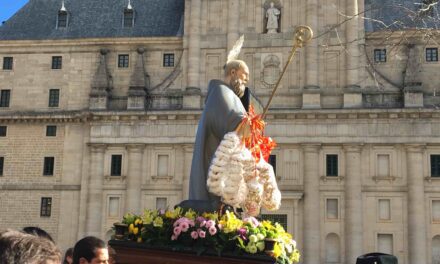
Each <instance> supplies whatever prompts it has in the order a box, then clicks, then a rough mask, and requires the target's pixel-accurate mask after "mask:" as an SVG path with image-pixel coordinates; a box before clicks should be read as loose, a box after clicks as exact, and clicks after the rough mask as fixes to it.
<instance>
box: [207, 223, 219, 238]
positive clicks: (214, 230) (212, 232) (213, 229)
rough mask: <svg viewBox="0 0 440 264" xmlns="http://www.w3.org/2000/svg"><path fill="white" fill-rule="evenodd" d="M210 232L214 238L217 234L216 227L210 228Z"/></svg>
mask: <svg viewBox="0 0 440 264" xmlns="http://www.w3.org/2000/svg"><path fill="white" fill-rule="evenodd" d="M208 231H209V233H210V234H211V236H213V235H215V234H216V233H217V228H215V225H213V226H211V227H209V229H208Z"/></svg>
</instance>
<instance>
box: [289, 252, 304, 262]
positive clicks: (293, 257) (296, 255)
mask: <svg viewBox="0 0 440 264" xmlns="http://www.w3.org/2000/svg"><path fill="white" fill-rule="evenodd" d="M300 258H301V254H300V253H299V250H298V249H295V250H294V251H293V253H292V255H290V258H289V259H290V260H291V261H292V262H299V259H300Z"/></svg>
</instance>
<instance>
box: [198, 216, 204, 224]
mask: <svg viewBox="0 0 440 264" xmlns="http://www.w3.org/2000/svg"><path fill="white" fill-rule="evenodd" d="M196 221H197V222H199V223H201V222H203V221H206V219H205V218H204V217H203V216H197V218H196Z"/></svg>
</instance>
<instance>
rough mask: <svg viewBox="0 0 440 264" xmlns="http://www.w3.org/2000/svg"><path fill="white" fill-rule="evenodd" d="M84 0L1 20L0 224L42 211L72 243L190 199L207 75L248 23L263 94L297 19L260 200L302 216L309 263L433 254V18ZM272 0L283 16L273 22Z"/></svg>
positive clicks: (439, 259) (433, 258) (198, 1)
mask: <svg viewBox="0 0 440 264" xmlns="http://www.w3.org/2000/svg"><path fill="white" fill-rule="evenodd" d="M92 2H93V3H90V1H85V0H75V1H74V0H71V1H69V0H66V1H59V0H45V1H42V0H31V1H30V2H29V3H28V4H27V5H26V6H25V7H23V9H21V10H20V11H19V12H18V13H17V14H16V15H15V16H13V17H12V18H11V19H10V20H8V21H7V22H6V23H5V24H4V25H3V26H1V27H0V58H1V59H2V60H3V68H1V69H0V90H1V98H0V106H1V107H0V126H2V127H1V128H0V132H2V131H4V132H5V133H4V134H2V133H0V134H2V135H3V136H2V137H0V157H2V158H0V164H1V165H2V166H1V167H2V171H1V172H2V174H1V176H0V188H1V192H0V205H1V209H2V210H0V229H4V228H10V227H12V228H21V227H23V226H27V225H38V226H40V227H42V228H44V229H45V230H47V231H49V233H50V234H51V235H52V236H53V237H54V238H55V239H56V241H57V243H58V244H59V245H60V246H61V247H62V248H67V247H69V246H72V245H73V243H74V242H75V241H76V240H77V239H79V238H81V237H83V236H85V235H96V236H100V237H102V238H108V237H109V236H110V233H111V227H112V224H113V223H114V222H116V221H118V220H120V219H121V217H122V216H123V214H124V213H125V212H128V211H132V212H140V211H141V210H142V208H157V207H158V208H163V207H166V206H173V205H175V204H176V203H178V202H179V201H181V200H183V199H185V198H186V197H187V195H188V180H189V179H188V177H189V171H190V165H191V159H192V152H193V143H194V136H195V131H196V126H197V122H198V119H199V117H200V114H201V109H202V108H203V100H204V97H205V95H206V92H207V90H206V88H207V83H208V81H209V80H210V79H213V78H222V67H223V65H224V63H225V60H226V55H227V51H228V50H229V49H230V48H231V47H232V46H233V44H234V42H235V41H236V40H237V39H238V37H239V36H240V35H241V34H244V35H245V44H244V47H243V50H242V52H241V58H242V59H243V60H245V61H246V62H247V64H248V65H249V68H250V72H251V77H250V84H249V86H250V88H251V89H253V91H254V93H255V94H256V95H257V96H258V97H259V98H260V99H261V101H262V102H263V103H264V102H266V101H267V99H268V97H269V95H270V92H271V89H272V88H273V85H274V83H275V81H276V80H277V77H278V76H279V74H280V71H281V69H282V67H283V66H284V64H285V62H286V60H287V57H288V55H289V52H290V49H291V45H292V38H293V31H294V28H295V27H296V26H297V25H300V24H306V25H309V26H311V27H312V28H313V29H314V31H315V36H319V37H317V38H316V39H314V40H313V41H312V42H311V43H310V44H309V45H308V46H307V47H306V48H304V49H301V50H299V51H298V52H297V56H296V58H295V60H294V62H293V63H292V64H291V65H290V67H289V68H288V70H287V72H286V75H285V77H284V79H283V81H282V83H281V86H280V88H279V90H278V93H277V95H276V97H275V98H274V101H273V103H272V105H271V109H270V111H269V114H268V115H267V118H266V121H267V123H268V126H267V134H268V135H270V136H271V137H273V138H274V139H275V140H276V141H277V143H278V147H277V149H276V150H275V151H274V153H273V154H274V155H275V156H274V158H273V159H272V162H274V163H275V164H276V173H277V177H278V184H279V186H280V188H281V189H282V193H283V201H282V206H281V209H280V210H279V211H277V212H263V214H264V215H265V217H271V218H273V219H277V220H278V221H281V222H283V223H284V224H285V225H286V227H287V229H288V230H289V231H290V232H292V233H293V234H294V236H295V238H296V240H297V241H298V243H299V247H300V250H301V252H302V255H303V263H354V261H355V259H356V257H357V256H359V255H361V254H364V253H368V252H375V251H382V252H386V253H392V254H394V255H396V256H397V257H398V258H399V263H409V264H410V263H430V264H431V263H432V264H434V263H440V181H438V179H440V177H439V176H440V137H439V136H440V112H439V110H438V107H439V106H440V96H439V95H438V91H437V90H438V89H439V88H440V76H439V75H438V74H436V73H437V72H438V70H439V68H440V66H439V63H438V48H439V47H438V43H439V41H438V33H437V35H435V34H434V36H437V39H431V40H429V41H428V42H426V41H424V38H423V36H424V35H425V33H426V31H423V30H419V31H417V32H415V34H412V36H413V39H412V40H413V41H411V42H408V43H401V42H400V41H399V40H401V38H400V37H399V36H401V35H402V34H403V33H402V32H408V30H401V31H395V32H394V33H393V35H392V37H391V38H386V41H385V40H384V35H385V34H388V32H384V31H381V30H372V31H371V32H370V31H368V30H367V31H366V30H365V27H364V22H363V21H362V20H361V19H360V17H357V16H355V17H354V18H353V19H348V20H347V21H345V20H346V17H347V16H352V15H354V14H357V13H362V12H363V10H364V7H365V6H367V5H369V4H370V3H369V2H368V1H366V3H364V2H363V1H353V0H344V1H342V0H341V1H336V0H331V1H330V0H329V1H325V4H323V3H320V2H318V1H317V0H308V1H305V0H301V1H286V0H273V1H265V0H243V1H236V0H186V1H172V0H167V1H163V0H162V1H159V0H154V1H148V2H144V1H140V0H132V1H128V2H127V1H123V0H108V1H92ZM271 2H273V3H274V7H275V8H277V9H279V10H280V13H281V15H280V16H279V18H278V19H279V21H278V25H279V28H278V30H277V33H266V32H267V30H266V28H265V25H266V18H265V11H266V10H267V8H268V7H269V6H270V3H271ZM63 7H64V9H63ZM338 24H341V25H339V26H336V25H338ZM417 34H418V35H417ZM436 43H437V44H436ZM427 49H429V52H428V50H427ZM384 50H386V51H385V53H384ZM435 50H437V53H435ZM428 53H429V56H428ZM435 54H437V60H435V56H434V55H435ZM383 56H385V58H386V59H385V60H384V59H383ZM427 58H428V59H429V60H428V61H427ZM402 72H404V73H402ZM8 91H9V92H8ZM54 127H56V128H54ZM5 130H6V131H5ZM54 130H56V131H55V133H54Z"/></svg>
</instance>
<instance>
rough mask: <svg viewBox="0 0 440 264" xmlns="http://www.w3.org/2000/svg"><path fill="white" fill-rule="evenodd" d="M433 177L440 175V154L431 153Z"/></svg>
mask: <svg viewBox="0 0 440 264" xmlns="http://www.w3.org/2000/svg"><path fill="white" fill-rule="evenodd" d="M431 177H440V155H431Z"/></svg>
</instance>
